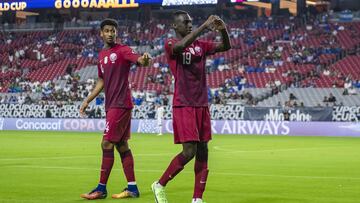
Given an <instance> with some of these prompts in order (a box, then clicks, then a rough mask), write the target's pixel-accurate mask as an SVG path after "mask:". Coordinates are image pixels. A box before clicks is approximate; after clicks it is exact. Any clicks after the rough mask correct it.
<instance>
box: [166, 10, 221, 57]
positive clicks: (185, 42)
mask: <svg viewBox="0 0 360 203" xmlns="http://www.w3.org/2000/svg"><path fill="white" fill-rule="evenodd" d="M174 18H175V19H174V24H173V28H174V29H175V31H176V33H177V35H179V36H177V37H178V38H181V40H180V41H178V42H177V43H176V44H174V45H173V46H172V53H174V54H180V53H182V52H183V50H184V49H185V48H186V47H187V46H189V45H190V44H192V43H193V42H194V41H195V40H196V38H197V37H199V36H200V35H201V33H202V32H203V31H204V30H205V29H208V28H210V27H211V26H212V25H213V23H214V21H215V20H216V19H217V18H216V16H214V15H211V16H210V17H209V18H208V19H207V20H206V21H205V22H204V23H203V24H202V25H201V26H200V27H198V28H197V29H196V30H194V31H192V19H191V17H190V16H189V14H188V13H186V12H182V11H180V12H177V13H175V15H174Z"/></svg>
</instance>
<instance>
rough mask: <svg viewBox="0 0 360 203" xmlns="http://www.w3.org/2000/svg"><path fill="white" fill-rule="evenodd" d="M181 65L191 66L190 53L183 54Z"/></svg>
mask: <svg viewBox="0 0 360 203" xmlns="http://www.w3.org/2000/svg"><path fill="white" fill-rule="evenodd" d="M182 54H183V64H184V65H190V64H191V53H190V52H183V53H182Z"/></svg>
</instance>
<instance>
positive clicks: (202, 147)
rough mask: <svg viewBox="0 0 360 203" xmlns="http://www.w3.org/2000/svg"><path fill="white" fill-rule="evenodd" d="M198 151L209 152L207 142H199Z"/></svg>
mask: <svg viewBox="0 0 360 203" xmlns="http://www.w3.org/2000/svg"><path fill="white" fill-rule="evenodd" d="M197 152H198V153H202V154H208V152H209V148H208V145H207V143H203V142H201V143H199V144H198V146H197Z"/></svg>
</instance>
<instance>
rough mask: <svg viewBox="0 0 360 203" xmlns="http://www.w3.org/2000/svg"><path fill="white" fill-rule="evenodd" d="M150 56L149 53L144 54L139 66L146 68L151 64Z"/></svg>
mask: <svg viewBox="0 0 360 203" xmlns="http://www.w3.org/2000/svg"><path fill="white" fill-rule="evenodd" d="M151 59H152V58H151V55H150V54H149V53H146V52H145V53H144V54H143V55H142V56H141V57H140V61H139V62H140V64H141V65H142V66H148V65H149V64H150V63H151Z"/></svg>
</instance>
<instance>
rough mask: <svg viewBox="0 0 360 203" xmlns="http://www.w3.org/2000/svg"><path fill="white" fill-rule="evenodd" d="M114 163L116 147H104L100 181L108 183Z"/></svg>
mask: <svg viewBox="0 0 360 203" xmlns="http://www.w3.org/2000/svg"><path fill="white" fill-rule="evenodd" d="M113 164H114V149H103V158H102V163H101V172H100V183H101V184H103V185H106V183H107V181H108V179H109V176H110V172H111V169H112V167H113Z"/></svg>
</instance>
